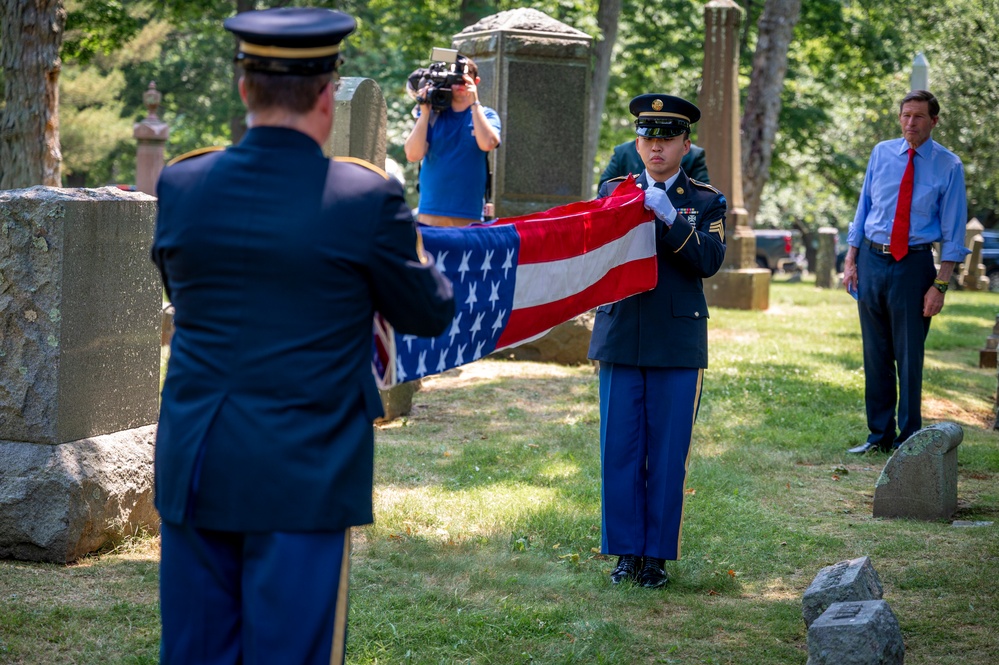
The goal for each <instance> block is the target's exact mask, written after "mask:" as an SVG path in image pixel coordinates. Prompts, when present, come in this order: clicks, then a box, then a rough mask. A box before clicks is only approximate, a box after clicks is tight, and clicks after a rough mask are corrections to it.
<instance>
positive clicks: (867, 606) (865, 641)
mask: <svg viewBox="0 0 999 665" xmlns="http://www.w3.org/2000/svg"><path fill="white" fill-rule="evenodd" d="M904 662H905V643H904V642H903V641H902V630H901V628H900V626H899V625H898V619H896V618H895V614H894V613H893V612H892V611H891V608H890V607H889V606H888V603H886V602H885V601H883V600H866V601H859V602H848V603H833V604H832V605H830V606H829V609H827V610H826V611H825V612H824V613H823V614H822V616H820V617H819V618H818V619H816V620H815V622H814V623H812V625H811V626H810V627H809V628H808V662H807V664H806V665H902V663H904Z"/></svg>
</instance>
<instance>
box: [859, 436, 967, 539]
mask: <svg viewBox="0 0 999 665" xmlns="http://www.w3.org/2000/svg"><path fill="white" fill-rule="evenodd" d="M963 438H964V430H962V429H961V427H960V426H959V425H957V424H955V423H949V422H945V423H939V424H937V425H932V426H930V427H924V428H923V429H921V430H919V431H918V432H916V433H915V434H913V435H912V436H910V437H909V439H908V440H907V441H906V442H905V443H903V444H902V445H901V447H899V448H898V449H897V450H896V451H895V453H894V454H893V455H892V456H891V457H890V458H889V459H888V462H887V463H886V464H885V467H884V469H882V471H881V475H880V477H878V481H877V484H876V485H875V487H874V516H875V517H911V518H915V519H920V520H938V519H947V518H949V517H950V516H951V515H953V514H954V511H956V510H957V447H958V446H959V445H960V444H961V441H962V439H963Z"/></svg>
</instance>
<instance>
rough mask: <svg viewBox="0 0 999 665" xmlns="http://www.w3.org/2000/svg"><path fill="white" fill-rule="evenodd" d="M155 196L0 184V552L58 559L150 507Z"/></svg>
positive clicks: (155, 354)
mask: <svg viewBox="0 0 999 665" xmlns="http://www.w3.org/2000/svg"><path fill="white" fill-rule="evenodd" d="M154 219H155V200H154V199H152V198H151V197H149V196H147V195H145V194H138V193H127V192H123V191H121V190H119V189H117V188H114V187H105V188H102V189H96V190H86V189H81V190H67V189H55V188H48V187H32V188H30V189H23V190H9V191H5V192H0V313H2V315H0V456H2V462H0V556H7V557H18V558H25V559H33V560H41V561H58V562H65V561H69V560H72V559H75V558H77V557H79V556H81V555H82V554H85V553H86V552H88V551H91V550H93V549H95V548H97V547H100V546H101V545H102V544H103V543H105V542H108V541H111V540H114V539H115V538H116V537H120V536H121V535H123V534H124V533H130V532H132V531H135V530H137V529H138V528H142V527H146V528H154V527H155V525H156V524H157V523H158V522H157V519H156V516H155V512H154V511H153V509H152V480H153V468H152V441H153V437H154V433H155V427H154V426H152V425H153V423H155V422H156V417H157V411H158V406H159V377H160V372H159V369H160V355H159V344H158V343H157V342H158V339H159V334H160V333H159V330H160V326H159V323H160V320H159V315H160V307H161V302H162V300H161V289H160V284H159V279H158V276H157V275H156V271H155V269H154V267H153V265H152V263H151V262H150V261H149V244H150V242H151V240H152V233H153V224H154Z"/></svg>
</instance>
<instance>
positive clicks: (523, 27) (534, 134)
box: [452, 9, 593, 217]
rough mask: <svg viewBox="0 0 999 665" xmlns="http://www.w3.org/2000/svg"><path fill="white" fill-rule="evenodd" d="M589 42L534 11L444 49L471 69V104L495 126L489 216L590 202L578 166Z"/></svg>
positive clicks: (496, 18) (485, 22)
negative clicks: (475, 92)
mask: <svg viewBox="0 0 999 665" xmlns="http://www.w3.org/2000/svg"><path fill="white" fill-rule="evenodd" d="M592 42H593V39H592V38H591V37H590V36H589V35H587V34H586V33H584V32H580V31H579V30H576V29H575V28H572V27H570V26H568V25H565V24H564V23H561V22H559V21H556V20H555V19H553V18H551V17H549V16H548V15H546V14H544V13H542V12H539V11H537V10H535V9H512V10H510V11H505V12H500V13H499V14H496V15H493V16H487V17H486V18H483V19H482V20H481V21H479V22H478V23H476V24H474V25H472V26H469V27H467V28H465V29H464V30H462V31H461V32H460V33H458V34H457V35H455V36H454V38H453V42H452V45H453V47H454V48H456V49H458V50H459V51H460V52H461V53H462V54H463V55H467V56H469V57H471V58H472V59H474V60H475V63H476V65H478V67H479V77H480V78H481V79H482V82H481V84H480V85H479V99H480V100H481V101H482V103H483V104H485V105H486V106H489V107H491V108H493V109H495V111H496V113H498V114H499V117H500V121H501V122H502V123H503V136H502V143H500V146H499V148H497V149H496V150H495V157H494V167H493V202H494V203H495V206H496V216H497V217H514V216H517V215H526V214H530V213H534V212H539V211H542V210H548V209H550V208H554V207H555V206H558V205H563V204H566V203H574V202H576V201H582V200H586V199H589V198H590V197H591V188H592V180H593V173H592V169H591V165H590V164H587V163H586V159H585V157H586V131H587V130H586V128H587V124H588V118H589V112H590V111H589V98H590V94H589V93H590V75H591V63H590V56H591V46H592Z"/></svg>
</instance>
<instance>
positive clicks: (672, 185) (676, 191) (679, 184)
mask: <svg viewBox="0 0 999 665" xmlns="http://www.w3.org/2000/svg"><path fill="white" fill-rule="evenodd" d="M638 182H639V185H640V186H641V188H642V189H643V190H644V189H648V188H649V187H652V186H653V185H655V182H656V181H655V180H653V179H652V178H650V177H649V173H648V171H642V175H641V176H639V179H638ZM666 193H667V194H669V195H670V198H673V197H675V196H686V195H687V194H688V193H690V179H689V178H688V177H687V174H686V173H684V172H683V169H682V168H681V169H680V170H679V171H677V172H676V175H674V176H673V177H672V178H670V179H669V180H667V181H666Z"/></svg>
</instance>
